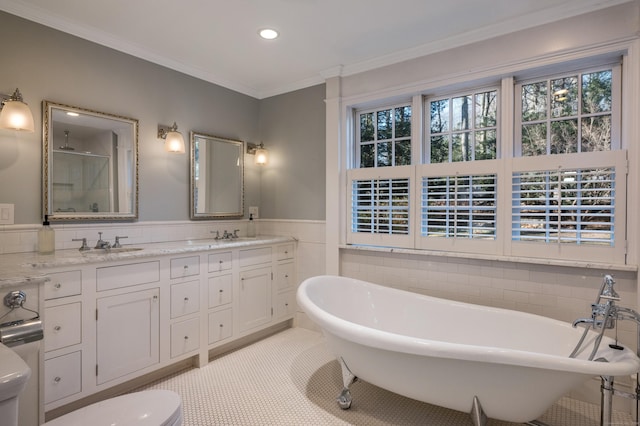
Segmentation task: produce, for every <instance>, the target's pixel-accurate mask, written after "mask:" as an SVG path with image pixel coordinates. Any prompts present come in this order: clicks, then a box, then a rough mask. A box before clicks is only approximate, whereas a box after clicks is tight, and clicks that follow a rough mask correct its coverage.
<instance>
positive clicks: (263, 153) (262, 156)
mask: <svg viewBox="0 0 640 426" xmlns="http://www.w3.org/2000/svg"><path fill="white" fill-rule="evenodd" d="M268 162H269V151H267V150H266V149H264V148H257V149H256V158H255V163H256V164H259V165H261V166H264V165H266V164H267V163H268Z"/></svg>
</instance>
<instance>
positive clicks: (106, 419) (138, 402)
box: [43, 390, 182, 426]
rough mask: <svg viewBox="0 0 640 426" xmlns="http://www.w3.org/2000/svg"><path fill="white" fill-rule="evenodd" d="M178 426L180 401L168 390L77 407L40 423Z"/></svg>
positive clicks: (180, 417) (77, 425) (134, 394)
mask: <svg viewBox="0 0 640 426" xmlns="http://www.w3.org/2000/svg"><path fill="white" fill-rule="evenodd" d="M86 425H91V426H125V425H126V426H181V425H182V400H181V398H180V395H178V394H177V393H175V392H171V391H168V390H148V391H142V392H134V393H129V394H125V395H121V396H118V397H115V398H110V399H106V400H104V401H100V402H96V403H95V404H91V405H88V406H86V407H83V408H80V409H78V410H76V411H73V412H71V413H68V414H65V415H64V416H61V417H58V418H56V419H53V420H51V421H49V422H46V423H45V424H44V425H43V426H86Z"/></svg>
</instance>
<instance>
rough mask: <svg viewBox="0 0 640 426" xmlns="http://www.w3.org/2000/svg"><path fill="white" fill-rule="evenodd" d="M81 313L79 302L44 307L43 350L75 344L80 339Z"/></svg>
mask: <svg viewBox="0 0 640 426" xmlns="http://www.w3.org/2000/svg"><path fill="white" fill-rule="evenodd" d="M81 314H82V304H81V303H80V302H77V303H69V304H67V305H60V306H52V307H49V308H46V309H45V319H46V320H45V321H44V350H45V352H46V351H52V350H55V349H60V348H64V347H66V346H71V345H76V344H78V343H80V342H81V341H82V338H81V336H82V326H81Z"/></svg>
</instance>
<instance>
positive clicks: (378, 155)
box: [357, 105, 411, 168]
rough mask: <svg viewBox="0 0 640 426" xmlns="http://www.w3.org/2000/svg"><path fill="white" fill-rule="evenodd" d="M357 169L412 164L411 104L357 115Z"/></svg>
mask: <svg viewBox="0 0 640 426" xmlns="http://www.w3.org/2000/svg"><path fill="white" fill-rule="evenodd" d="M357 116H358V122H359V126H358V132H357V141H358V143H357V148H358V150H357V151H358V167H361V168H367V167H388V166H404V165H408V164H411V105H399V106H393V107H388V108H384V109H378V110H373V111H362V112H357Z"/></svg>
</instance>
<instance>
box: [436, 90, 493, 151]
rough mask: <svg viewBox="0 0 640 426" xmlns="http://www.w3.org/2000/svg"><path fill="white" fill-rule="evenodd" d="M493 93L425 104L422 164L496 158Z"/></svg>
mask: <svg viewBox="0 0 640 426" xmlns="http://www.w3.org/2000/svg"><path fill="white" fill-rule="evenodd" d="M497 94H498V91H497V90H490V91H482V92H476V93H470V94H464V95H460V96H455V97H450V98H444V99H437V100H431V101H429V106H428V111H429V112H428V113H429V127H428V129H429V135H428V141H429V143H428V147H427V149H426V150H425V152H428V153H429V155H428V158H427V159H426V160H428V161H425V163H448V162H455V161H472V160H488V159H494V158H496V156H497V154H496V152H497V125H498V98H497Z"/></svg>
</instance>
